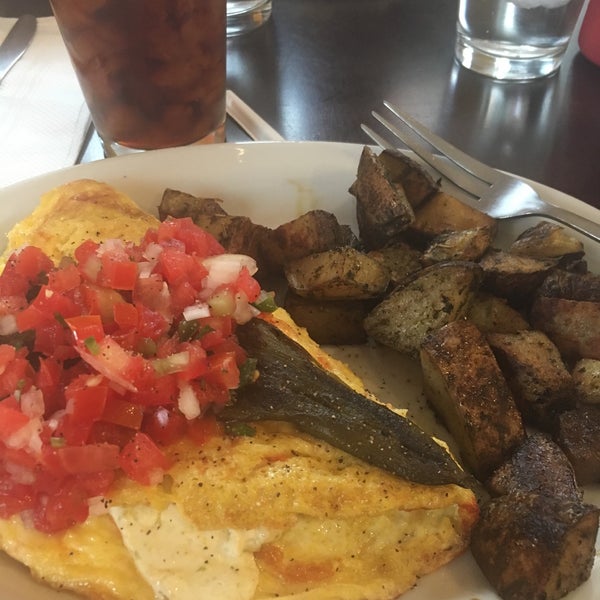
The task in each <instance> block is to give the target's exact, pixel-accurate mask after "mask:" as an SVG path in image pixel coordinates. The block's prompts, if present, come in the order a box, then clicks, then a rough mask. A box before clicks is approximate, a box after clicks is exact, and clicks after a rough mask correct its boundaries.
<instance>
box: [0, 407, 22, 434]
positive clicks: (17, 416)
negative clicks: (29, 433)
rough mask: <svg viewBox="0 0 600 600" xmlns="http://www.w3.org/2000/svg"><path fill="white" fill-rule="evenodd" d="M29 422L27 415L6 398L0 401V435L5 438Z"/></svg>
mask: <svg viewBox="0 0 600 600" xmlns="http://www.w3.org/2000/svg"><path fill="white" fill-rule="evenodd" d="M27 423H29V417H28V416H27V415H24V414H23V413H22V412H21V410H20V409H19V408H17V407H15V406H14V404H13V403H9V402H7V401H6V400H4V401H2V402H0V437H1V438H2V439H3V440H5V439H7V438H9V437H10V436H11V435H12V434H13V433H15V432H16V431H19V429H21V428H22V427H25V425H27Z"/></svg>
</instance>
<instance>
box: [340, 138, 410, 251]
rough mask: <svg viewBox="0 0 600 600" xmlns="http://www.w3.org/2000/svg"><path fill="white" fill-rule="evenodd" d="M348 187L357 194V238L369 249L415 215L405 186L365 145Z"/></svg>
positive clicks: (382, 243)
mask: <svg viewBox="0 0 600 600" xmlns="http://www.w3.org/2000/svg"><path fill="white" fill-rule="evenodd" d="M349 191H350V193H351V194H352V195H353V196H355V198H356V217H357V221H358V227H359V232H360V238H361V240H362V241H363V242H364V243H365V244H366V246H367V248H369V249H374V248H381V247H382V246H385V245H386V244H388V243H389V242H390V241H393V240H394V239H395V238H396V237H397V236H398V235H399V234H400V233H401V232H402V231H404V230H405V229H406V228H407V227H408V225H410V224H411V223H412V222H413V221H414V219H415V215H414V211H413V208H412V206H411V204H410V202H409V201H408V198H407V197H406V193H405V191H404V187H403V186H402V184H401V183H400V182H394V181H392V180H391V178H390V173H389V172H388V170H387V168H386V167H385V166H384V165H383V164H382V163H381V161H380V160H379V158H378V157H377V155H376V154H375V153H374V152H373V151H372V150H371V149H370V148H369V147H368V146H365V147H364V148H363V151H362V154H361V156H360V161H359V163H358V171H357V176H356V180H355V181H354V183H353V184H352V185H351V186H350V190H349Z"/></svg>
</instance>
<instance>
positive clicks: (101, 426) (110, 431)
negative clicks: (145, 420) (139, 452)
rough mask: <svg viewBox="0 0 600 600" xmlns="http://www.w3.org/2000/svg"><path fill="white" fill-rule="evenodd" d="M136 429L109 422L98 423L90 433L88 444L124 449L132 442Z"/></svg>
mask: <svg viewBox="0 0 600 600" xmlns="http://www.w3.org/2000/svg"><path fill="white" fill-rule="evenodd" d="M134 433H135V430H134V429H129V428H128V427H123V426H122V425H116V424H115V423H109V422H107V421H96V422H95V423H94V424H93V425H92V428H91V430H90V432H89V436H88V442H89V443H90V444H99V443H101V442H104V443H106V444H115V445H116V446H119V448H123V447H124V446H125V444H127V442H129V441H131V438H132V437H133V434H134Z"/></svg>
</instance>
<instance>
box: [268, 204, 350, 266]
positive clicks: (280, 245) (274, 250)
mask: <svg viewBox="0 0 600 600" xmlns="http://www.w3.org/2000/svg"><path fill="white" fill-rule="evenodd" d="M356 245H358V240H357V239H356V236H355V235H354V234H353V233H352V230H351V229H350V228H349V227H348V226H347V225H341V224H340V223H339V222H338V220H337V218H336V217H335V216H334V215H333V214H331V213H329V212H327V211H324V210H311V211H308V212H307V213H304V214H303V215H301V216H299V217H297V218H296V219H293V220H292V221H288V222H287V223H283V224H282V225H280V226H279V227H276V228H275V229H272V230H271V231H269V233H268V235H266V236H264V237H263V239H262V244H261V252H262V255H263V256H264V258H265V262H266V263H267V265H268V267H269V268H270V269H271V270H272V271H281V270H282V269H283V267H284V266H285V265H286V264H287V263H288V262H290V261H292V260H296V259H298V258H302V257H304V256H308V255H309V254H315V253H318V252H325V251H327V250H332V249H333V248H340V247H344V246H356Z"/></svg>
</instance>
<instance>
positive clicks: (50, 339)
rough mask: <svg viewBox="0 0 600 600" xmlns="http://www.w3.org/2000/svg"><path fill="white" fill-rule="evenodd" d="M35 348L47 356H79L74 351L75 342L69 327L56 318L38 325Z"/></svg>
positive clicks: (60, 358)
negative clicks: (73, 342)
mask: <svg viewBox="0 0 600 600" xmlns="http://www.w3.org/2000/svg"><path fill="white" fill-rule="evenodd" d="M33 349H34V350H35V351H36V352H41V353H42V354H44V355H46V356H54V357H55V358H56V359H57V360H65V359H67V358H74V357H75V356H77V355H76V353H75V352H73V344H72V340H71V336H70V333H69V330H68V328H66V327H65V326H64V325H63V323H61V322H60V321H58V320H56V319H54V320H52V321H48V322H47V323H44V324H40V325H38V326H37V328H36V330H35V342H34V346H33Z"/></svg>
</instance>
